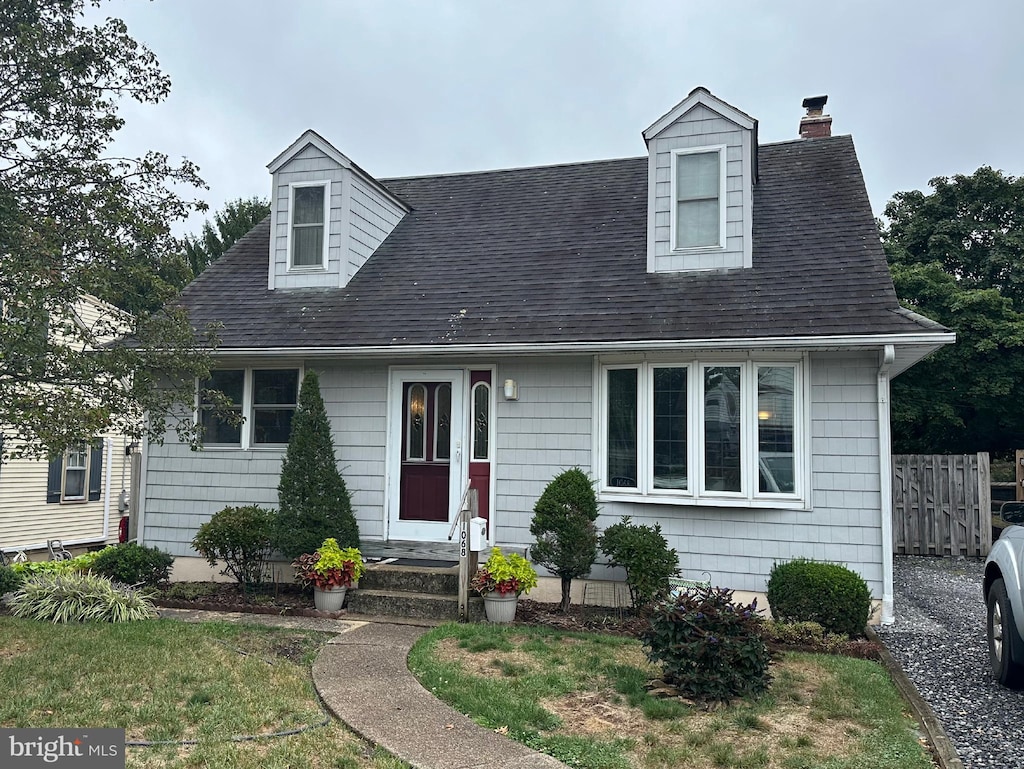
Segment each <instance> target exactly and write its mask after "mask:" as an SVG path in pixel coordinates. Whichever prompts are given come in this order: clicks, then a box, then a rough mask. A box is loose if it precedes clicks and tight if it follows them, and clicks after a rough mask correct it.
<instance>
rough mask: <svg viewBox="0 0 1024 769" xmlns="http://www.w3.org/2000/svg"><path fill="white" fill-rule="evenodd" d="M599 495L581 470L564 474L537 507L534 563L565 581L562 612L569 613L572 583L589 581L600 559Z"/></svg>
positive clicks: (532, 528) (533, 526) (532, 527)
mask: <svg viewBox="0 0 1024 769" xmlns="http://www.w3.org/2000/svg"><path fill="white" fill-rule="evenodd" d="M597 512H598V509H597V495H596V494H595V493H594V486H593V483H592V482H591V480H590V479H589V478H588V477H587V474H586V473H584V472H583V471H582V470H581V469H580V468H578V467H574V468H572V469H571V470H564V471H563V472H561V473H559V474H558V475H556V476H555V477H554V479H553V480H552V481H551V482H550V483H549V484H548V485H547V487H546V488H545V489H544V493H543V494H541V495H540V499H538V500H537V504H536V505H534V507H533V520H532V521H531V522H530V533H531V534H533V536H535V537H536V538H537V541H536V542H535V543H534V545H533V547H531V548H530V554H531V556H532V557H533V560H534V561H536V562H537V563H539V564H540V565H541V566H543V567H544V568H546V569H548V570H549V571H551V572H552V573H554V574H556V575H558V576H559V577H561V578H562V603H561V606H562V611H568V610H569V603H570V600H571V598H570V590H571V588H572V581H573V579H576V578H582V577H586V576H587V575H588V574H590V569H591V568H592V567H593V565H594V561H595V560H596V559H597V526H596V525H595V523H594V521H596V520H597Z"/></svg>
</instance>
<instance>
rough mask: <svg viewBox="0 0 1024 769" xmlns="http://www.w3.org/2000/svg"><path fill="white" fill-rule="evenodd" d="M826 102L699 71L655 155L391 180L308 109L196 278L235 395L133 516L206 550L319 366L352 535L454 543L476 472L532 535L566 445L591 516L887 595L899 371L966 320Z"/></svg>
mask: <svg viewBox="0 0 1024 769" xmlns="http://www.w3.org/2000/svg"><path fill="white" fill-rule="evenodd" d="M823 104H824V98H820V99H815V100H808V101H807V102H805V106H808V107H809V108H810V111H809V114H808V116H807V117H805V118H804V119H803V120H802V122H801V132H800V133H801V135H800V138H797V139H795V140H793V141H785V142H778V143H772V144H764V145H759V144H758V138H757V121H756V120H754V119H753V118H752V117H750V116H749V115H747V114H745V113H743V112H741V111H740V110H738V109H736V108H735V107H732V106H730V105H729V104H726V103H725V102H723V101H722V100H720V99H718V98H716V97H715V96H713V95H712V94H711V93H710V92H709V91H708V90H707V89H704V88H697V89H695V90H694V91H693V92H692V93H690V95H689V96H687V97H686V99H684V100H683V101H682V102H681V103H679V104H678V105H676V106H675V107H673V108H672V109H671V110H670V111H669V112H668V113H666V114H665V115H664V116H662V117H660V118H659V119H658V120H657V121H655V122H654V123H653V125H651V126H650V127H649V128H648V129H647V130H646V131H644V132H643V138H644V141H645V142H646V145H647V153H646V154H645V155H643V156H641V157H635V158H628V159H621V160H600V161H594V162H587V163H572V164H566V165H556V166H548V167H537V168H519V169H511V170H501V171H492V172H480V173H461V174H450V175H439V176H426V177H412V178H398V179H375V178H373V177H372V176H370V175H369V174H368V173H367V172H366V171H364V170H363V169H361V168H360V167H359V166H357V165H356V164H355V163H354V162H352V161H351V160H350V159H349V158H348V157H346V156H345V155H344V154H342V152H340V151H339V150H338V149H337V148H335V147H334V146H333V145H331V144H330V143H329V142H328V141H327V140H325V139H324V138H323V137H321V136H320V135H318V134H317V133H315V132H313V131H307V132H306V133H304V134H303V135H302V136H301V137H299V139H298V140H296V141H295V142H294V143H293V144H292V145H291V146H290V147H288V148H287V149H286V150H285V151H284V152H282V153H281V154H280V155H279V156H278V157H277V158H275V159H274V160H273V162H271V163H270V165H269V170H270V173H271V175H272V188H271V189H272V208H273V211H272V213H271V215H270V217H269V218H268V219H267V220H265V221H264V222H262V223H261V224H260V225H258V226H257V227H255V228H254V229H253V230H252V232H250V233H249V234H248V235H247V236H246V237H244V238H243V239H242V240H240V241H239V242H238V243H237V244H236V245H235V246H234V248H232V249H231V250H230V251H229V252H228V253H227V254H225V255H224V257H222V258H221V259H220V260H219V261H218V262H216V263H215V264H214V265H212V266H211V267H210V268H209V269H208V270H207V271H206V272H205V273H204V274H203V275H201V276H200V277H199V278H198V279H197V280H196V281H195V282H194V283H193V284H192V285H190V286H189V287H188V288H187V289H186V291H185V292H184V295H183V298H182V301H183V303H184V305H185V306H186V307H187V308H188V309H189V311H190V313H191V315H192V318H193V320H194V322H195V323H196V325H198V326H201V325H203V324H206V323H208V322H219V323H221V324H223V329H222V331H221V334H220V336H221V340H222V345H221V347H220V348H219V350H218V352H217V356H218V361H219V364H218V365H219V369H218V370H217V371H216V373H215V375H214V377H213V384H214V385H215V386H216V387H217V388H218V389H221V390H222V391H223V392H225V393H227V394H228V395H230V396H231V398H232V399H233V400H234V402H235V403H236V404H237V408H238V409H239V410H240V411H241V413H242V414H243V415H244V417H245V421H244V423H243V424H242V426H241V427H240V428H231V427H229V426H227V425H226V424H224V423H221V422H218V421H217V419H216V418H215V417H214V416H213V415H211V414H209V413H208V412H206V411H205V410H204V407H203V404H202V403H197V405H196V418H197V419H199V420H200V421H202V422H203V424H204V425H205V427H206V440H205V447H204V449H203V451H201V452H191V451H189V449H188V448H187V447H186V446H184V445H182V444H180V443H177V442H176V441H175V439H174V437H173V436H172V435H169V436H168V438H167V440H166V441H165V442H164V443H163V445H151V446H148V447H147V450H146V454H145V468H144V477H145V480H144V487H143V488H144V492H143V496H144V498H143V500H142V507H143V513H142V516H143V517H142V521H141V528H140V531H141V532H142V537H143V539H144V541H145V542H146V543H147V544H150V545H157V546H159V547H161V548H164V549H166V550H168V551H170V552H171V553H173V554H174V555H176V556H179V557H185V556H195V553H194V552H193V551H192V549H191V548H190V545H189V543H190V541H191V539H192V537H193V535H194V533H195V531H196V529H197V527H198V526H199V525H200V524H201V523H202V522H204V521H206V520H207V519H208V518H209V517H210V515H211V514H212V513H214V512H215V511H217V510H219V509H221V508H222V507H224V506H226V505H229V504H242V503H260V504H265V505H271V506H273V505H275V504H276V500H277V491H276V488H277V483H278V477H279V473H280V467H281V459H282V456H283V453H284V444H285V443H286V442H287V439H288V426H289V421H290V415H291V414H292V412H293V411H294V409H295V404H296V399H297V391H298V386H299V382H300V381H301V378H302V376H303V373H304V372H305V371H307V370H310V369H315V370H317V371H318V372H320V374H321V376H320V381H321V387H322V392H323V395H324V399H325V401H326V404H327V410H328V414H329V416H330V418H331V420H332V424H333V434H334V440H335V444H336V446H337V450H338V464H339V467H340V469H341V471H342V473H343V475H344V477H345V479H346V481H347V483H348V486H349V489H350V490H351V492H352V495H353V507H354V509H355V511H356V515H357V517H358V521H359V526H360V531H361V536H362V538H363V545H364V548H363V549H364V551H366V552H371V553H373V552H386V551H387V548H389V547H393V548H395V547H404V548H406V549H407V550H408V549H409V548H413V549H415V548H416V547H421V548H422V549H423V551H424V552H427V551H430V552H438V551H441V550H443V549H444V548H445V547H446V544H445V543H447V537H448V533H449V529H450V521H451V520H452V516H453V515H454V513H455V510H456V507H457V505H458V503H459V500H460V499H461V497H462V494H463V489H464V488H465V487H466V486H467V484H472V485H473V486H474V487H475V488H477V489H478V490H479V491H480V498H481V507H482V512H483V515H484V516H485V517H487V518H488V519H489V536H490V538H491V540H492V542H493V543H495V544H499V545H502V546H517V547H520V548H522V547H528V546H529V545H530V543H531V539H532V538H531V536H530V533H529V525H530V520H531V517H532V508H533V505H534V503H535V501H536V500H537V498H538V497H539V495H540V494H541V492H542V490H543V489H544V486H545V484H546V483H547V482H548V481H549V480H550V479H551V478H552V477H553V476H554V475H555V474H556V473H558V472H559V471H561V470H562V469H565V468H569V467H573V466H579V467H582V468H584V469H585V470H586V471H588V472H589V473H590V474H591V476H592V477H593V478H594V479H595V483H596V487H597V490H598V494H599V499H600V502H601V505H602V516H601V519H600V520H599V525H601V527H602V528H603V527H605V526H608V525H610V524H611V523H614V522H616V521H617V520H618V519H619V517H620V516H622V515H630V516H632V518H633V520H634V521H635V522H639V523H655V522H657V523H660V524H661V526H662V529H663V531H664V533H665V534H666V536H667V538H668V540H669V543H670V545H671V546H673V547H674V548H675V549H676V550H677V551H678V552H679V555H680V561H681V566H682V568H683V574H684V576H688V577H692V578H699V577H700V576H701V574H702V573H705V572H706V573H708V574H710V575H711V577H712V580H713V581H714V582H715V583H716V584H721V585H725V586H729V587H732V588H734V589H739V590H748V591H763V590H764V589H765V580H766V577H767V575H768V573H769V571H770V569H771V567H772V564H773V563H774V562H776V561H782V560H788V559H791V558H794V557H798V556H806V557H809V558H815V559H822V560H832V561H841V562H844V563H847V564H849V565H850V567H851V568H853V569H855V570H857V571H858V572H859V573H860V574H862V575H863V577H864V578H865V579H866V580H867V582H868V584H869V586H870V588H871V591H872V594H873V595H874V596H875V597H876V598H877V599H881V600H882V602H883V615H884V616H885V617H886V618H888V617H891V609H892V607H891V596H892V559H891V553H892V547H891V519H890V515H891V513H890V449H889V444H890V441H889V404H888V397H889V380H890V378H891V377H893V376H895V375H897V374H899V373H900V372H901V371H904V370H905V369H907V368H908V367H909V366H911V365H913V364H914V363H915V362H916V361H918V360H920V359H921V358H922V357H924V356H925V355H927V354H929V353H930V352H932V351H933V350H935V349H937V348H938V347H939V346H941V345H943V344H947V343H950V342H952V341H953V334H951V333H950V332H948V331H947V330H946V329H944V328H942V327H940V326H938V325H937V324H935V323H932V322H930V321H928V320H927V319H924V318H922V317H920V316H917V315H915V314H913V313H911V312H908V311H906V310H904V309H901V308H900V306H899V304H898V302H897V299H896V295H895V293H894V291H893V287H892V282H891V279H890V277H889V273H888V269H887V266H886V261H885V256H884V254H883V252H882V249H881V245H880V243H879V238H878V233H877V230H876V227H875V222H874V219H873V217H872V212H871V207H870V205H869V201H868V197H867V194H866V191H865V188H864V182H863V178H862V175H861V171H860V167H859V165H858V161H857V157H856V154H855V151H854V146H853V142H852V141H851V140H850V138H849V137H845V136H835V137H833V136H831V135H830V133H831V132H830V123H831V118H830V117H828V116H827V115H823V114H822V109H821V108H822V106H823ZM180 560H181V559H180V558H179V561H180Z"/></svg>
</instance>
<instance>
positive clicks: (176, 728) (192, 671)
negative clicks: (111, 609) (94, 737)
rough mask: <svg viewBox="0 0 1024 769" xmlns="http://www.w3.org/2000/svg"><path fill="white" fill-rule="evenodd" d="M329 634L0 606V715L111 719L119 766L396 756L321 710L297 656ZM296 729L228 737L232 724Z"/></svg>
mask: <svg viewBox="0 0 1024 769" xmlns="http://www.w3.org/2000/svg"><path fill="white" fill-rule="evenodd" d="M327 638H329V636H327V635H325V634H320V633H313V632H306V631H296V630H284V629H277V628H265V627H256V626H247V625H237V624H232V623H202V624H186V623H182V622H174V621H170V620H153V621H147V622H134V623H126V624H117V625H111V624H103V623H82V624H74V625H52V624H48V623H40V622H34V621H31V620H21V619H15V618H13V617H0V691H4V692H7V693H8V696H7V697H4V698H2V699H0V726H3V727H34V728H47V727H68V726H92V727H118V728H124V729H125V730H126V735H127V739H128V740H129V741H140V742H142V741H147V742H159V741H170V742H174V743H177V742H178V741H182V740H197V741H198V742H199V744H198V745H196V746H193V747H182V746H179V745H177V744H174V745H168V746H155V747H136V748H129V749H128V752H127V765H128V766H129V767H186V766H209V767H239V768H241V769H248V768H249V767H252V769H256V768H257V767H281V768H282V769H283V768H285V767H295V766H309V767H335V768H336V769H367V768H369V767H378V768H379V769H384V768H385V767H387V768H388V769H390V768H392V767H394V768H395V769H397V768H398V767H401V766H405V764H402V763H401V762H397V761H396V760H395V759H394V758H392V757H390V756H387V755H384V754H380V753H375V752H374V751H372V750H371V749H370V748H368V746H367V745H366V743H364V742H362V741H361V740H359V739H358V738H356V737H355V736H354V735H352V734H351V733H350V732H348V731H347V730H346V729H345V728H344V727H342V726H341V725H340V724H338V723H337V722H336V721H334V720H333V719H328V724H327V725H326V726H319V725H320V724H322V723H323V722H324V720H325V717H326V716H325V714H324V712H323V711H322V710H321V709H320V707H319V704H318V702H317V699H316V695H315V693H314V691H313V687H312V681H311V679H310V675H309V667H310V665H311V664H312V660H313V658H314V657H315V656H316V653H317V651H318V650H319V649H320V648H321V647H322V646H323V644H324V643H325V642H326V640H327ZM305 727H313V728H308V729H306V730H305V731H303V732H302V733H301V734H298V735H294V736H289V737H280V738H271V739H260V740H256V741H249V742H233V741H232V740H231V738H232V737H237V736H242V735H269V734H271V733H274V732H281V731H288V730H301V729H304V728H305Z"/></svg>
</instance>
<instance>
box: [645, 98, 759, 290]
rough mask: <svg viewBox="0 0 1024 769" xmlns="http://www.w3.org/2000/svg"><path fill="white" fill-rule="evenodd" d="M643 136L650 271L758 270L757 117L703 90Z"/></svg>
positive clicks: (675, 108) (658, 121)
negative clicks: (755, 219)
mask: <svg viewBox="0 0 1024 769" xmlns="http://www.w3.org/2000/svg"><path fill="white" fill-rule="evenodd" d="M643 136H644V141H645V142H647V151H648V171H647V188H648V190H647V201H648V202H647V271H648V272H688V271H693V270H727V269H735V268H741V267H750V266H751V264H752V259H751V245H752V234H751V233H752V227H753V221H752V219H753V217H752V208H753V205H752V204H753V188H754V184H755V183H756V182H757V121H756V120H754V119H753V118H752V117H750V115H747V114H745V113H743V112H740V111H739V110H738V109H736V108H735V107H732V106H730V105H728V104H726V103H725V102H724V101H722V100H721V99H718V98H716V97H715V96H713V95H712V94H711V92H710V91H709V90H708V89H706V88H702V87H701V88H695V89H694V90H693V91H691V92H690V95H689V96H687V97H686V98H685V99H684V100H683V101H681V102H680V103H679V104H677V105H676V106H675V107H673V108H672V109H671V110H670V111H669V112H668V113H667V114H665V115H664V116H663V117H661V118H659V119H658V120H657V121H656V122H655V123H654V124H653V125H652V126H651V127H650V128H648V129H647V130H646V131H644V133H643Z"/></svg>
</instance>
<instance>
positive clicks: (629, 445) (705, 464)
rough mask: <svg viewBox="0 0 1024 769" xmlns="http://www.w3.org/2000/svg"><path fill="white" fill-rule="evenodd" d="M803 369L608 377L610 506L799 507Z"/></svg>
mask: <svg viewBox="0 0 1024 769" xmlns="http://www.w3.org/2000/svg"><path fill="white" fill-rule="evenodd" d="M802 371H803V364H802V362H801V361H780V362H769V361H764V362H759V361H743V362H735V361H722V362H717V361H716V362H711V361H687V362H681V363H660V362H646V361H645V362H642V363H631V364H614V365H606V366H604V367H602V369H601V377H602V381H601V386H600V389H601V392H602V397H603V404H602V419H601V426H600V429H601V451H602V453H603V460H602V467H601V474H602V477H601V487H602V491H603V493H604V494H605V495H607V496H608V497H609V498H615V497H619V496H621V497H623V498H639V499H643V498H646V499H648V500H651V501H657V500H660V501H681V502H687V501H692V502H697V501H700V502H702V503H703V502H709V503H711V504H727V503H729V502H730V501H731V502H735V501H740V500H746V501H751V500H755V499H765V500H769V499H772V500H780V501H782V502H787V501H788V502H790V503H793V502H799V501H800V500H801V498H802V497H803V495H804V494H805V489H806V486H807V484H806V481H805V479H804V478H803V475H804V474H805V472H804V471H803V470H802V469H801V468H802V464H801V463H802V456H803V440H802V433H801V431H802V429H803V419H802V416H801V415H802V402H803V390H804V388H803V380H802Z"/></svg>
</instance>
